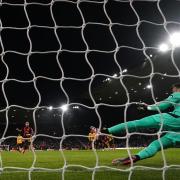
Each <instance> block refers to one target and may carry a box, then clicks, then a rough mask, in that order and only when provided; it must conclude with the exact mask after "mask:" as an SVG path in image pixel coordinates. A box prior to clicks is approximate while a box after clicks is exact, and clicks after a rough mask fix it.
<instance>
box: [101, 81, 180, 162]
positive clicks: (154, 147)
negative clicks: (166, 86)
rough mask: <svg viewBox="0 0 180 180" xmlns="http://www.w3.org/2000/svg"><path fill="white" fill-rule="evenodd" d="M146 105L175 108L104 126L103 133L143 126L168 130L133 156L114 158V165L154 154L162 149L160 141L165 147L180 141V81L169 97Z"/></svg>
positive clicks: (152, 109) (157, 107) (156, 109)
mask: <svg viewBox="0 0 180 180" xmlns="http://www.w3.org/2000/svg"><path fill="white" fill-rule="evenodd" d="M145 107H146V108H147V110H150V111H159V110H160V111H163V110H166V109H168V108H169V107H174V110H173V111H172V112H168V113H158V114H155V115H151V116H147V117H144V118H142V119H140V120H134V121H129V122H125V123H121V124H118V125H115V126H113V127H110V128H103V129H102V130H101V133H106V134H113V135H116V134H119V133H122V132H126V128H127V129H128V131H129V132H133V131H136V130H138V129H141V128H155V129H157V130H158V129H160V128H161V127H162V130H164V131H168V132H167V133H166V134H165V135H164V136H161V138H160V140H155V141H153V142H152V143H151V144H150V145H149V146H148V147H146V148H145V149H143V150H141V151H140V152H139V153H137V154H136V155H133V156H131V158H130V157H127V158H119V159H114V160H113V161H112V164H113V165H118V164H123V165H126V164H130V163H131V160H132V162H136V161H138V160H142V159H146V158H149V157H152V156H154V155H155V154H156V153H157V152H158V151H159V150H161V144H160V141H161V143H162V146H163V149H166V148H170V147H174V146H176V145H177V144H178V143H180V134H179V133H180V83H179V84H174V85H172V94H171V95H170V96H169V97H168V98H167V99H165V100H164V101H161V102H159V103H156V104H154V105H146V106H145Z"/></svg>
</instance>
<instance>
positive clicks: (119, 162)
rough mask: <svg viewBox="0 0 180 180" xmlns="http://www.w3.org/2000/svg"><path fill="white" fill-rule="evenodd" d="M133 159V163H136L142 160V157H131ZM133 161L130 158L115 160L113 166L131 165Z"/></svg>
mask: <svg viewBox="0 0 180 180" xmlns="http://www.w3.org/2000/svg"><path fill="white" fill-rule="evenodd" d="M131 159H132V161H133V163H135V162H136V161H139V160H140V157H139V156H138V155H134V156H132V157H131ZM131 159H130V157H127V158H118V159H114V160H113V161H112V164H113V165H128V164H131Z"/></svg>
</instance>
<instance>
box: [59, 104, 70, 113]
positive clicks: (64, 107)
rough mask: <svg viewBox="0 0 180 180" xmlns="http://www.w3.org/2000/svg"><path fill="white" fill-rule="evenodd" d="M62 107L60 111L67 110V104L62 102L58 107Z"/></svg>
mask: <svg viewBox="0 0 180 180" xmlns="http://www.w3.org/2000/svg"><path fill="white" fill-rule="evenodd" d="M60 108H61V109H62V111H64V112H65V111H67V110H68V105H67V104H64V105H62V106H61V107H60Z"/></svg>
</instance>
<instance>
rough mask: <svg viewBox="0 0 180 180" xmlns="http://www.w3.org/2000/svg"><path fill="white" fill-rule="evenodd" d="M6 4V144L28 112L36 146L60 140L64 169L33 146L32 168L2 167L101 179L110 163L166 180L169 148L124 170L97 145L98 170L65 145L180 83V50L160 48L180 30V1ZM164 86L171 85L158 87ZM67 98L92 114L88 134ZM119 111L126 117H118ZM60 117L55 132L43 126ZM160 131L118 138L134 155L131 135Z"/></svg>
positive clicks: (3, 138)
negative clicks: (154, 160) (103, 158)
mask: <svg viewBox="0 0 180 180" xmlns="http://www.w3.org/2000/svg"><path fill="white" fill-rule="evenodd" d="M0 5H1V7H0V8H1V10H0V11H1V23H0V25H1V26H0V28H1V38H0V46H1V62H0V63H1V64H0V66H1V75H0V78H1V80H0V82H1V95H0V96H1V102H0V105H1V110H0V112H1V119H2V120H1V125H2V129H3V131H2V133H1V143H3V142H4V141H6V143H7V142H8V141H10V140H11V139H13V138H16V134H15V133H14V134H13V133H10V132H9V131H11V129H13V128H14V129H15V126H16V123H17V121H18V118H19V119H22V121H24V120H23V118H24V114H25V116H26V115H27V117H26V118H25V119H28V118H29V119H32V120H33V121H32V122H31V125H32V126H33V128H34V131H35V133H34V136H33V141H32V144H34V143H35V142H36V140H37V139H38V138H49V139H52V144H54V143H59V147H58V148H59V149H60V153H61V156H62V161H63V166H62V167H60V168H47V167H41V166H38V167H37V166H36V163H37V152H36V151H35V150H34V149H33V150H32V152H33V161H32V164H31V166H30V167H28V168H25V167H14V166H5V165H4V163H3V160H2V157H1V159H0V168H1V172H4V171H5V170H7V169H14V170H19V171H22V170H25V171H28V179H32V172H33V171H37V170H39V171H50V172H54V171H55V172H61V173H62V176H61V177H62V179H66V178H65V173H66V172H68V170H67V169H68V168H76V167H77V168H79V167H81V168H83V169H85V170H87V171H90V172H91V178H92V179H95V176H96V173H97V171H98V170H99V169H103V168H105V169H106V170H116V171H120V172H128V179H132V175H133V172H134V170H135V169H136V168H141V169H151V170H157V171H161V172H162V174H161V176H162V179H163V180H164V179H165V173H166V171H167V169H168V168H171V167H174V166H175V165H167V162H166V157H165V154H164V151H163V148H162V157H163V166H162V167H149V166H148V165H147V166H138V165H135V164H133V163H132V164H131V166H130V167H129V168H127V169H123V168H122V169H121V168H116V167H111V166H107V165H105V166H104V165H101V164H100V163H99V156H98V153H97V151H96V149H95V148H93V150H92V151H93V153H94V155H95V165H94V166H93V167H87V166H84V165H80V164H70V163H67V157H66V156H65V154H64V151H63V149H64V144H63V143H64V141H66V140H67V139H68V138H77V139H78V138H84V139H87V134H88V127H89V126H90V125H94V126H97V127H99V128H101V127H102V126H104V125H107V126H110V125H115V124H116V123H119V122H123V121H124V122H126V121H127V118H130V119H131V118H132V119H133V118H134V117H135V116H136V117H137V118H140V117H141V116H142V114H141V115H138V113H137V112H136V111H134V110H132V109H131V106H133V105H134V106H136V104H139V103H142V102H145V103H156V102H157V101H158V100H161V99H163V98H165V97H166V96H167V94H168V93H169V89H168V87H169V86H170V85H171V84H172V83H173V82H177V80H179V74H180V71H179V68H178V66H179V63H178V61H177V60H178V48H177V47H176V48H172V47H170V49H169V50H168V51H167V52H166V53H165V54H163V53H161V52H159V45H160V43H161V42H163V41H164V39H168V38H167V37H168V36H169V34H170V33H171V32H173V31H174V29H175V30H176V29H178V28H179V19H178V13H179V12H178V11H175V12H174V13H175V14H174V13H173V12H172V8H174V7H176V6H177V7H178V6H179V5H180V4H179V2H178V1H172V2H171V3H168V1H167V0H164V1H160V0H156V1H155V0H146V1H143V0H139V1H135V0H129V1H128V0H116V1H115V0H114V1H108V0H106V1H99V0H97V1H93V0H78V1H73V0H72V1H69V0H59V1H58V0H46V1H40V0H39V1H36V0H34V1H30V0H25V1H21V0H16V1H10V0H6V1H5V0H4V1H3V0H1V3H0ZM170 9H171V10H170ZM165 41H166V42H167V41H168V40H165ZM168 45H169V44H168ZM162 60H163V61H162ZM163 84H166V87H165V88H164V89H160V87H162V85H163ZM63 103H64V104H67V105H68V108H71V109H73V108H74V109H77V108H79V107H80V108H82V109H83V110H82V111H85V112H86V113H87V115H86V116H83V117H81V118H86V117H87V116H88V115H89V114H88V113H92V114H93V115H92V116H90V118H95V120H89V119H88V118H87V121H88V122H87V121H81V122H78V123H79V125H80V124H81V125H82V124H86V125H84V126H82V128H84V129H85V130H87V131H86V132H85V133H81V131H80V130H79V129H78V130H79V131H78V130H77V131H72V129H73V128H74V127H75V128H79V127H78V126H76V125H77V124H76V122H75V123H74V124H73V122H69V121H70V119H73V118H74V117H73V118H72V117H71V116H72V114H71V113H66V112H65V111H61V112H59V105H62V104H63ZM50 105H52V106H53V107H52V108H51V110H53V112H54V114H52V115H49V114H48V113H49V106H50ZM102 108H105V110H102ZM108 108H109V110H108ZM114 109H115V110H116V112H115V114H116V116H117V117H116V120H115V121H113V120H111V119H113V118H114V117H113V115H110V116H107V117H108V118H110V117H111V119H109V120H107V119H106V117H105V116H106V115H107V114H108V113H109V112H110V111H113V110H114ZM117 110H118V112H117ZM17 111H18V113H19V114H18V115H19V117H16V118H15V117H14V114H13V113H15V112H17ZM106 111H107V112H108V113H107V112H106ZM42 112H43V113H45V115H43V114H42ZM104 112H106V113H105V115H104V114H103V113H104ZM119 112H121V116H122V117H118V116H119V115H118V114H119ZM81 113H82V114H83V113H84V112H81ZM113 113H114V112H113ZM20 114H21V115H22V114H23V115H22V117H23V118H21V117H20V116H21V115H20ZM47 114H48V115H47ZM76 115H77V114H76ZM45 116H46V117H45ZM77 116H78V115H77ZM77 116H76V117H77ZM40 117H41V118H40ZM54 117H56V120H57V121H53V122H55V126H56V127H54V126H53V127H52V129H51V126H50V124H48V123H47V124H45V125H44V126H43V125H41V126H39V124H41V123H42V121H43V119H44V120H45V119H46V118H47V119H50V120H51V119H53V118H54ZM119 119H121V121H119ZM68 120H69V121H68ZM10 127H11V128H10ZM39 127H40V128H39ZM8 128H10V129H8ZM47 128H48V129H47ZM11 132H12V131H11ZM79 133H80V134H79ZM161 134H162V128H161V129H160V130H159V131H158V132H156V133H154V132H147V133H146V132H142V133H138V132H135V133H129V132H127V133H126V136H123V137H116V139H117V140H120V141H121V140H126V144H125V148H127V152H128V155H131V150H130V146H131V145H130V139H131V138H132V136H133V137H134V136H136V135H143V136H145V135H146V136H147V137H151V136H156V137H158V138H160V135H161ZM55 141H56V142H55ZM82 144H83V143H82V142H81V145H82ZM140 146H141V145H140ZM53 148H54V147H49V148H48V149H53ZM112 153H113V152H112ZM176 167H179V166H178V165H176Z"/></svg>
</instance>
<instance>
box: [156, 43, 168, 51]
mask: <svg viewBox="0 0 180 180" xmlns="http://www.w3.org/2000/svg"><path fill="white" fill-rule="evenodd" d="M158 49H159V51H161V52H167V51H168V50H169V46H168V45H167V44H165V43H162V44H160V45H159V48H158Z"/></svg>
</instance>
